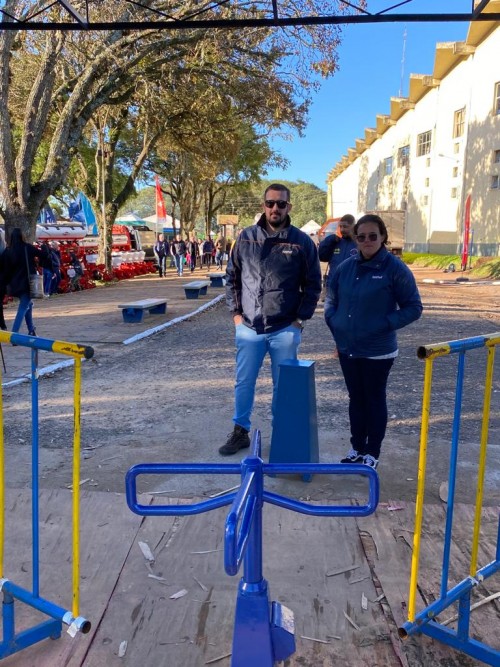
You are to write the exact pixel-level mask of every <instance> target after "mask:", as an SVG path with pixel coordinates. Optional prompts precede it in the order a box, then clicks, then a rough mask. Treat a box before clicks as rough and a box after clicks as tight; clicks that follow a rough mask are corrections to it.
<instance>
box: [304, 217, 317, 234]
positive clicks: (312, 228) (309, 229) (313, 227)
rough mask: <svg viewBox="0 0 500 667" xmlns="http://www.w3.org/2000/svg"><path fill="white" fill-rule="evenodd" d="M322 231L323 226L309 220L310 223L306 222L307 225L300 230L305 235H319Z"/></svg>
mask: <svg viewBox="0 0 500 667" xmlns="http://www.w3.org/2000/svg"><path fill="white" fill-rule="evenodd" d="M320 229H321V225H318V223H317V222H315V221H314V220H309V222H306V224H305V225H304V226H303V227H301V228H300V230H301V231H302V232H304V233H305V234H317V233H318V230H320Z"/></svg>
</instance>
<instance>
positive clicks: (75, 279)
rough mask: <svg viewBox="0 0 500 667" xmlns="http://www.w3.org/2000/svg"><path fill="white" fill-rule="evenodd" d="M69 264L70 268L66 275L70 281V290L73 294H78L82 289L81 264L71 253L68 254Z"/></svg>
mask: <svg viewBox="0 0 500 667" xmlns="http://www.w3.org/2000/svg"><path fill="white" fill-rule="evenodd" d="M69 264H70V266H69V269H68V271H67V274H68V278H69V279H70V281H71V284H70V287H71V290H72V291H73V292H79V291H80V290H81V289H82V286H81V285H80V278H81V277H82V276H83V274H84V270H83V266H82V263H81V262H80V260H79V259H78V257H77V256H76V254H75V253H74V252H73V251H71V252H70V253H69Z"/></svg>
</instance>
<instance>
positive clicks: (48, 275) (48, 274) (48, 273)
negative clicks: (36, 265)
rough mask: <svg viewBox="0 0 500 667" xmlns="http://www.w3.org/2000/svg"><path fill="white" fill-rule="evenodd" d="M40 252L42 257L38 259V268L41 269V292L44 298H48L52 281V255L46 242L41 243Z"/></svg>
mask: <svg viewBox="0 0 500 667" xmlns="http://www.w3.org/2000/svg"><path fill="white" fill-rule="evenodd" d="M40 250H41V251H42V257H41V259H40V266H41V267H42V272H43V292H44V294H45V296H50V291H51V290H50V288H51V285H52V280H53V279H54V277H55V276H54V268H53V266H52V254H51V248H50V245H49V242H48V241H43V243H42V245H41V246H40Z"/></svg>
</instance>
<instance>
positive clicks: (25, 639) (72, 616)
mask: <svg viewBox="0 0 500 667" xmlns="http://www.w3.org/2000/svg"><path fill="white" fill-rule="evenodd" d="M1 343H10V344H11V345H19V346H23V347H27V348H31V403H32V541H33V544H32V551H33V570H32V591H27V590H24V589H22V588H21V587H19V586H16V585H15V584H14V583H12V582H10V581H9V580H7V579H4V578H3V576H4V573H3V569H4V544H5V531H4V525H5V521H4V518H5V445H4V429H3V391H2V386H1V384H2V375H1V369H0V589H1V590H2V591H3V594H4V604H3V605H2V607H3V625H4V633H3V635H4V639H3V642H1V643H0V659H1V658H3V657H6V656H7V655H10V654H12V653H15V652H17V651H19V650H21V649H23V648H25V647H26V646H30V645H32V644H34V643H36V642H38V641H41V640H42V639H45V638H46V637H49V636H50V637H53V638H55V637H58V636H59V635H60V625H61V623H62V622H64V623H67V624H68V625H70V626H72V627H73V630H74V631H81V632H88V631H89V630H90V623H89V621H87V620H86V619H84V618H82V617H80V616H79V578H80V574H79V573H80V514H79V505H80V449H81V431H80V421H81V410H80V404H81V360H82V359H90V358H91V357H92V356H93V354H94V350H93V348H92V347H89V346H86V345H79V344H75V343H69V342H67V341H55V340H50V339H47V338H39V337H36V336H25V335H23V334H18V333H10V332H7V331H0V344H1ZM39 350H43V351H47V352H55V353H57V354H63V355H65V356H69V357H72V358H73V359H74V361H75V364H74V392H73V402H74V414H73V502H72V528H73V533H72V553H73V558H72V566H73V568H72V591H73V592H72V611H71V612H69V611H66V610H64V609H62V608H61V607H58V606H57V605H54V604H53V603H52V602H50V601H48V600H45V599H44V598H42V597H40V590H39V588H40V560H39V474H38V468H39V459H38V456H39V439H38V424H39V415H38V403H39V401H38V352H39ZM15 599H18V600H22V601H23V602H25V603H27V604H30V605H31V606H33V607H34V608H36V609H39V610H40V611H43V612H45V613H47V614H48V615H49V616H51V617H52V619H54V620H51V621H47V622H45V623H42V624H40V625H38V626H36V627H34V628H31V629H30V630H26V631H25V632H23V633H20V634H18V635H16V634H15V627H14V626H15V623H14V600H15Z"/></svg>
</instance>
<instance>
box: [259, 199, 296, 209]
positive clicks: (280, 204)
mask: <svg viewBox="0 0 500 667" xmlns="http://www.w3.org/2000/svg"><path fill="white" fill-rule="evenodd" d="M289 203H290V202H287V201H283V199H278V200H275V199H266V201H265V202H264V204H265V207H266V208H273V207H274V205H276V206H277V207H278V208H281V209H283V208H286V207H287V206H288V204H289Z"/></svg>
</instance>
